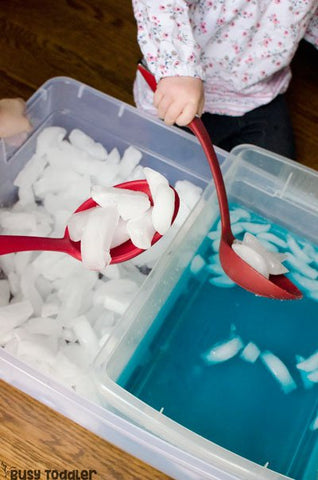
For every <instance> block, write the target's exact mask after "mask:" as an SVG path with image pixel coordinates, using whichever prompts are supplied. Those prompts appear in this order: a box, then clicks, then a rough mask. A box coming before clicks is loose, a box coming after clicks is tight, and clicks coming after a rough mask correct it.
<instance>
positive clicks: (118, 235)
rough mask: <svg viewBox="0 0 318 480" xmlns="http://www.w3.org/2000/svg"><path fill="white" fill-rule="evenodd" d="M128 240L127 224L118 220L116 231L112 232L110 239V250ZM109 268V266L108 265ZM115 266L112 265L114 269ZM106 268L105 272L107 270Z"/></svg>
mask: <svg viewBox="0 0 318 480" xmlns="http://www.w3.org/2000/svg"><path fill="white" fill-rule="evenodd" d="M127 240H129V233H128V231H127V223H126V222H125V221H124V220H123V219H121V218H120V219H119V221H118V224H117V227H116V230H115V232H114V235H113V238H112V243H111V246H110V247H111V248H115V247H117V246H118V245H122V244H123V243H125V242H127ZM110 266H111V265H110ZM110 266H109V267H110ZM114 266H115V265H112V267H114ZM109 267H107V270H108V269H109Z"/></svg>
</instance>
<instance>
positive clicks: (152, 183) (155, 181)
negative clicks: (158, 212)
mask: <svg viewBox="0 0 318 480" xmlns="http://www.w3.org/2000/svg"><path fill="white" fill-rule="evenodd" d="M143 171H144V175H145V178H146V180H147V183H148V185H149V189H150V193H151V196H152V199H153V200H154V196H155V194H156V191H157V188H158V187H159V185H169V182H168V180H167V179H166V178H165V177H164V176H163V175H161V173H159V172H157V171H156V170H153V169H152V168H149V167H145V168H144V170H143Z"/></svg>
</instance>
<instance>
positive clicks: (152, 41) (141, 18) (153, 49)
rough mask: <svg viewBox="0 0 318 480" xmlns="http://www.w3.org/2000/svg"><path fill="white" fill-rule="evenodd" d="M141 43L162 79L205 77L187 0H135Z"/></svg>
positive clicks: (158, 76) (153, 67) (143, 50)
mask: <svg viewBox="0 0 318 480" xmlns="http://www.w3.org/2000/svg"><path fill="white" fill-rule="evenodd" d="M133 8H134V14H135V18H136V22H137V29H138V34H137V37H138V43H139V46H140V49H141V51H142V54H143V56H144V58H145V60H146V62H147V66H148V68H149V69H150V70H151V72H152V73H153V74H154V75H155V77H156V80H157V81H159V80H160V78H162V77H168V76H191V77H198V78H201V79H202V80H204V72H203V68H202V65H201V62H200V54H201V49H200V46H199V45H198V44H197V42H196V41H195V39H194V36H193V31H192V26H191V22H190V19H189V10H188V5H187V1H186V0H159V1H158V0H133Z"/></svg>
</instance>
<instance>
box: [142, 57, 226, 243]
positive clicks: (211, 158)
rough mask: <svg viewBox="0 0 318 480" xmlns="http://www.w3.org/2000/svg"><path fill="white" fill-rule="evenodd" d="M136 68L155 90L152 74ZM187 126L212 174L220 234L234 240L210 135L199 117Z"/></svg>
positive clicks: (218, 165)
mask: <svg viewBox="0 0 318 480" xmlns="http://www.w3.org/2000/svg"><path fill="white" fill-rule="evenodd" d="M138 70H139V72H140V73H141V75H142V76H143V77H144V79H145V80H146V82H147V84H148V85H149V87H150V88H151V90H152V91H153V92H155V91H156V88H157V83H156V79H155V77H154V76H153V74H152V73H151V72H150V71H149V70H148V69H147V68H146V67H145V66H144V65H142V64H141V63H139V64H138ZM188 128H189V129H190V130H191V131H192V133H194V135H195V136H196V137H197V139H198V140H199V142H200V144H201V146H202V148H203V151H204V153H205V155H206V157H207V160H208V163H209V166H210V170H211V173H212V176H213V180H214V184H215V188H216V193H217V197H218V202H219V209H220V215H221V224H222V235H223V237H224V238H225V239H226V241H228V242H230V243H232V242H233V240H234V236H233V234H232V231H231V222H230V213H229V205H228V201H227V195H226V190H225V185H224V180H223V175H222V172H221V168H220V164H219V161H218V158H217V156H216V153H215V150H214V147H213V144H212V142H211V139H210V136H209V134H208V132H207V130H206V128H205V126H204V124H203V122H202V120H201V119H200V118H199V117H195V118H194V119H193V120H192V121H191V122H190V123H189V125H188Z"/></svg>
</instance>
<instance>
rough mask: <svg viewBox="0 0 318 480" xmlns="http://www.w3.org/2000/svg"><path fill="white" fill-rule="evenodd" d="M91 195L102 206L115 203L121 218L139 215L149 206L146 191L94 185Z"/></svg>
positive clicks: (127, 218) (128, 218)
mask: <svg viewBox="0 0 318 480" xmlns="http://www.w3.org/2000/svg"><path fill="white" fill-rule="evenodd" d="M91 196H92V198H93V200H95V202H96V203H98V205H100V206H102V207H107V206H109V205H116V206H117V208H118V212H119V215H120V216H121V217H122V219H123V220H130V219H131V218H136V217H139V216H140V215H142V214H143V213H144V212H146V211H147V210H148V209H149V208H150V200H149V197H148V195H147V194H146V193H143V192H137V191H133V190H127V189H124V188H116V187H101V186H99V185H95V186H93V188H92V191H91Z"/></svg>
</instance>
